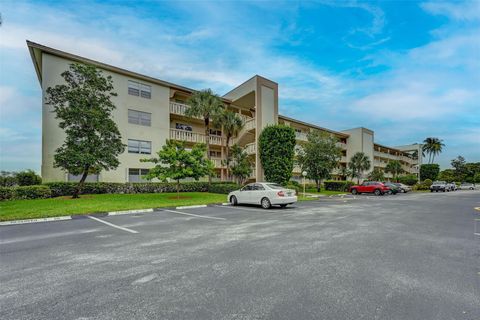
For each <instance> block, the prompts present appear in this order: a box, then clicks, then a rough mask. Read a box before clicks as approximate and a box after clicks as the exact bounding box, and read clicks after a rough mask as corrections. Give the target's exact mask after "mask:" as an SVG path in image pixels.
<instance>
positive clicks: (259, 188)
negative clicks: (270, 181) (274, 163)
mask: <svg viewBox="0 0 480 320" xmlns="http://www.w3.org/2000/svg"><path fill="white" fill-rule="evenodd" d="M252 190H265V188H264V187H263V186H262V185H261V184H259V183H255V184H254V185H253V188H252Z"/></svg>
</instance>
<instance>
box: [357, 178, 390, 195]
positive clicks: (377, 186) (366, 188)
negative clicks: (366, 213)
mask: <svg viewBox="0 0 480 320" xmlns="http://www.w3.org/2000/svg"><path fill="white" fill-rule="evenodd" d="M349 191H350V192H351V193H352V194H359V193H373V194H375V195H376V196H380V195H383V194H385V193H387V192H388V191H390V188H389V187H387V186H386V185H384V184H383V183H381V182H377V181H365V182H363V183H362V184H361V185H358V186H351V187H350V189H349Z"/></svg>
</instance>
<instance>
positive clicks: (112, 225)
mask: <svg viewBox="0 0 480 320" xmlns="http://www.w3.org/2000/svg"><path fill="white" fill-rule="evenodd" d="M87 217H88V218H89V219H92V220H95V221H98V222H101V223H104V224H106V225H107V226H110V227H113V228H117V229H120V230H123V231H127V232H130V233H138V231H135V230H132V229H128V228H125V227H120V226H117V225H116V224H113V223H110V222H107V221H104V220H102V219H98V218H95V217H92V216H87Z"/></svg>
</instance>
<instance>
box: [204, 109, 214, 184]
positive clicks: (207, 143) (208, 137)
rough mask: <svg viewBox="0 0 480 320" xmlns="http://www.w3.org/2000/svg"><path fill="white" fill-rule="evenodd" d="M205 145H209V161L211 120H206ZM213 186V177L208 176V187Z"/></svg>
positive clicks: (208, 156)
mask: <svg viewBox="0 0 480 320" xmlns="http://www.w3.org/2000/svg"><path fill="white" fill-rule="evenodd" d="M205 143H206V145H207V159H208V160H211V157H210V119H209V118H205ZM211 184H212V175H211V174H208V186H209V187H210V185H211Z"/></svg>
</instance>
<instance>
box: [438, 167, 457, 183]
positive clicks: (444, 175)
mask: <svg viewBox="0 0 480 320" xmlns="http://www.w3.org/2000/svg"><path fill="white" fill-rule="evenodd" d="M456 176H457V175H456V173H455V170H453V169H445V170H443V171H440V173H439V174H438V177H437V179H438V180H442V181H447V182H453V181H455V180H456V179H455V178H456Z"/></svg>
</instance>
